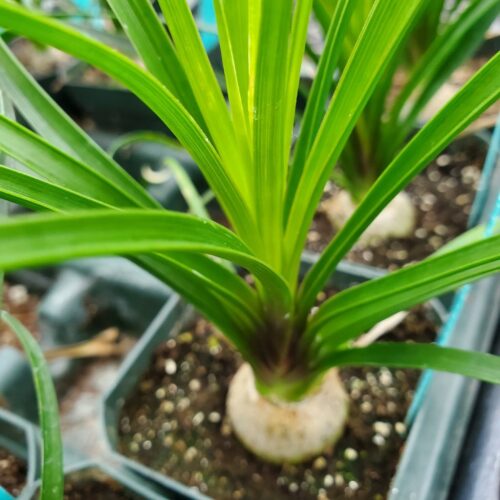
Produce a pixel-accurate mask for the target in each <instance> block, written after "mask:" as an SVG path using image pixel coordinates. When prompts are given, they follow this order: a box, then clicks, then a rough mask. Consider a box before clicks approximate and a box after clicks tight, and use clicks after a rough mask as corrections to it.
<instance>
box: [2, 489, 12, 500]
mask: <svg viewBox="0 0 500 500" xmlns="http://www.w3.org/2000/svg"><path fill="white" fill-rule="evenodd" d="M0 500H14V497H13V496H12V495H10V493H8V492H7V491H6V490H4V489H3V488H2V487H1V486H0Z"/></svg>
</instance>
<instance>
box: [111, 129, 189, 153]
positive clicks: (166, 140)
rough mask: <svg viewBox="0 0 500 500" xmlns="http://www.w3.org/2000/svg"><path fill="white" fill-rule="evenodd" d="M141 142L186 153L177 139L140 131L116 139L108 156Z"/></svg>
mask: <svg viewBox="0 0 500 500" xmlns="http://www.w3.org/2000/svg"><path fill="white" fill-rule="evenodd" d="M139 142H154V143H157V144H162V145H164V146H166V147H167V148H170V149H174V150H176V151H184V149H183V147H182V146H181V145H180V144H179V143H178V142H177V141H176V140H175V139H173V138H172V137H169V136H168V135H165V134H162V133H160V132H152V131H149V130H140V131H139V132H130V133H128V134H123V135H121V136H120V137H118V138H117V139H115V140H114V141H113V142H112V143H111V145H110V146H109V147H108V154H109V155H110V156H115V155H116V153H118V151H119V150H120V149H122V148H125V147H127V146H131V145H132V144H136V143H139Z"/></svg>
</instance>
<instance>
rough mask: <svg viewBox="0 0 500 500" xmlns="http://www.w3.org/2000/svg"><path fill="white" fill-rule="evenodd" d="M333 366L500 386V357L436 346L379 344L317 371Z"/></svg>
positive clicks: (345, 353)
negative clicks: (451, 376) (436, 374)
mask: <svg viewBox="0 0 500 500" xmlns="http://www.w3.org/2000/svg"><path fill="white" fill-rule="evenodd" d="M332 366H385V367H389V368H391V367H393V368H415V369H418V370H426V369H432V370H439V371H445V372H451V373H457V374H459V375H465V376H466V377H472V378H476V379H479V380H483V381H484V382H491V383H494V384H498V383H500V357H499V356H493V355H492V354H484V353H479V352H470V351H463V350H460V349H453V348H451V347H440V346H437V345H435V344H403V343H395V342H394V343H391V342H379V343H376V344H373V345H371V346H368V347H361V348H357V349H345V350H341V351H337V352H335V353H332V354H331V355H328V356H326V357H325V358H323V359H322V360H321V361H320V362H319V364H318V367H317V368H318V369H319V370H321V371H324V370H326V369H328V368H330V367H332Z"/></svg>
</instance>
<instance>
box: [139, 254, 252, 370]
mask: <svg viewBox="0 0 500 500" xmlns="http://www.w3.org/2000/svg"><path fill="white" fill-rule="evenodd" d="M171 256H172V257H173V258H172V257H171ZM181 256H182V259H178V260H174V259H175V258H178V257H179V255H178V254H177V253H176V252H171V253H170V254H162V255H140V256H138V257H135V258H132V259H131V260H133V261H135V262H137V264H138V265H140V266H141V267H143V268H144V269H146V270H148V271H149V272H151V273H152V274H154V275H155V276H157V277H158V278H159V279H161V280H162V281H163V282H165V283H167V284H169V285H170V286H171V287H172V288H173V289H175V290H178V291H180V293H182V296H183V297H184V298H185V299H186V300H188V301H189V303H191V304H192V305H193V306H194V307H196V308H197V309H198V310H199V311H200V312H201V313H202V314H203V315H204V316H205V317H206V318H207V319H208V320H209V321H211V322H213V324H214V325H216V326H217V327H218V328H220V329H221V331H222V332H224V335H225V336H226V338H228V339H229V340H230V342H231V343H232V344H233V345H234V346H235V347H236V349H238V351H239V352H241V354H242V355H243V357H244V358H245V359H246V360H247V361H248V362H249V363H250V364H251V365H252V366H256V364H257V363H258V361H257V360H258V356H256V353H255V352H254V351H253V349H252V338H251V334H252V333H253V332H255V331H258V325H259V323H260V320H257V321H256V322H252V319H253V316H252V315H255V314H256V313H257V311H259V310H260V309H259V307H258V306H255V297H252V300H250V301H249V302H248V303H247V307H248V308H250V310H251V313H252V315H250V316H248V314H246V306H245V304H243V306H242V305H241V302H239V301H238V299H239V297H240V294H238V293H235V290H236V289H237V288H236V287H235V286H234V283H235V281H234V278H237V277H236V276H234V275H232V276H229V271H227V270H226V269H224V268H223V267H222V268H221V269H222V271H221V270H214V271H209V267H208V266H212V267H214V269H215V266H219V268H220V267H221V266H220V265H219V264H217V263H215V262H214V261H212V260H210V259H208V258H206V257H204V256H203V255H195V254H191V255H189V254H182V255H181ZM195 269H201V270H202V272H203V274H201V273H199V272H194V270H195ZM224 273H226V274H224ZM214 276H216V279H214ZM227 278H229V279H227ZM226 285H229V286H228V288H227V289H226V291H225V290H224V286H226ZM243 296H245V295H243ZM249 319H250V321H249ZM256 329H257V330H256Z"/></svg>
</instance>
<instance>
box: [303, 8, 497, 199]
mask: <svg viewBox="0 0 500 500" xmlns="http://www.w3.org/2000/svg"><path fill="white" fill-rule="evenodd" d="M375 3H377V2H375V0H360V1H358V2H343V1H338V0H314V12H315V15H316V17H317V19H318V20H319V23H320V26H321V27H322V30H323V33H324V36H325V40H326V44H328V43H332V42H331V38H332V32H331V31H330V30H329V29H330V26H331V21H332V20H333V19H334V18H335V17H336V16H338V11H339V10H340V9H344V8H346V7H345V6H346V5H348V4H355V5H353V6H352V9H353V14H352V15H351V17H350V19H349V20H347V21H346V25H345V26H344V28H343V42H342V45H341V46H338V50H339V55H338V59H337V60H336V64H337V66H338V68H339V70H340V73H342V71H343V70H344V68H346V64H347V62H348V60H349V56H350V54H351V53H352V50H353V48H354V46H355V44H356V42H357V40H358V37H359V34H360V32H361V30H362V28H363V26H364V22H365V20H366V19H368V16H369V15H370V12H371V9H372V7H373V6H374V4H375ZM499 13H500V4H499V3H498V2H497V1H496V0H472V1H468V0H452V1H450V2H447V1H446V2H445V1H443V0H424V1H422V2H420V7H419V8H418V9H417V10H416V11H415V16H414V18H413V21H412V23H411V24H410V25H409V26H408V31H407V34H406V35H405V37H404V39H403V42H402V43H401V45H400V47H399V48H398V49H397V50H396V51H395V52H394V54H393V56H392V58H391V60H390V62H389V63H388V66H387V70H386V71H384V73H383V75H382V76H381V78H380V79H379V80H378V82H377V84H376V87H375V90H374V91H373V93H372V95H371V97H370V99H369V101H368V103H367V105H366V106H365V108H364V110H363V112H362V114H361V115H360V117H359V119H358V121H357V123H356V126H355V127H354V129H353V131H352V133H351V135H350V137H349V140H348V141H347V143H346V145H345V147H344V150H343V151H342V154H341V156H340V161H339V164H340V169H341V175H339V174H338V172H336V176H335V178H336V179H337V180H339V181H340V183H341V184H342V187H344V188H345V189H346V190H348V191H349V193H350V194H351V197H352V198H353V200H355V201H356V203H358V202H359V201H360V200H361V199H362V198H363V196H364V195H365V194H366V192H367V191H368V189H369V188H370V187H371V186H372V184H373V183H374V182H375V180H376V179H377V178H378V176H379V175H380V174H381V173H382V172H383V171H384V169H385V167H387V165H389V163H390V161H391V160H393V159H394V157H395V156H396V154H397V153H399V151H400V150H401V149H402V147H403V145H404V144H405V142H406V141H407V140H408V137H409V136H410V134H411V133H412V132H413V130H414V129H415V128H416V127H417V125H418V120H419V118H420V117H421V115H422V112H423V111H424V108H425V106H426V105H427V104H428V103H429V101H430V100H431V99H432V98H433V97H434V96H435V95H436V94H437V92H438V91H439V90H440V89H441V87H442V86H443V84H445V83H446V81H447V80H448V79H449V78H450V76H451V75H452V73H453V71H455V69H457V68H458V67H459V66H460V65H461V64H463V63H464V62H466V61H467V59H468V58H469V57H471V56H472V54H473V53H474V52H475V51H476V50H477V49H478V47H479V46H480V44H481V43H482V42H483V40H484V35H485V33H486V31H487V29H488V27H489V26H490V24H491V23H492V22H493V21H494V20H495V18H496V17H497V16H498V15H499ZM325 64H326V60H325V59H323V61H322V62H321V63H320V64H319V65H318V76H323V78H328V88H327V89H326V88H325V90H327V91H329V90H330V89H331V84H332V78H331V74H332V73H331V67H330V68H329V69H328V71H326V72H325V71H324V68H323V66H324V65H325ZM318 81H319V79H318ZM315 87H319V85H318V82H316V83H315ZM315 87H313V90H312V92H317V89H315ZM398 87H400V88H398ZM327 96H328V93H325V94H324V99H326V98H327ZM316 101H317V99H316V96H314V98H313V99H312V100H311V102H310V103H309V104H308V107H309V108H312V107H313V106H314V108H316ZM311 114H312V109H307V108H306V114H305V116H306V119H308V116H309V115H311ZM332 166H333V165H332Z"/></svg>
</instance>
